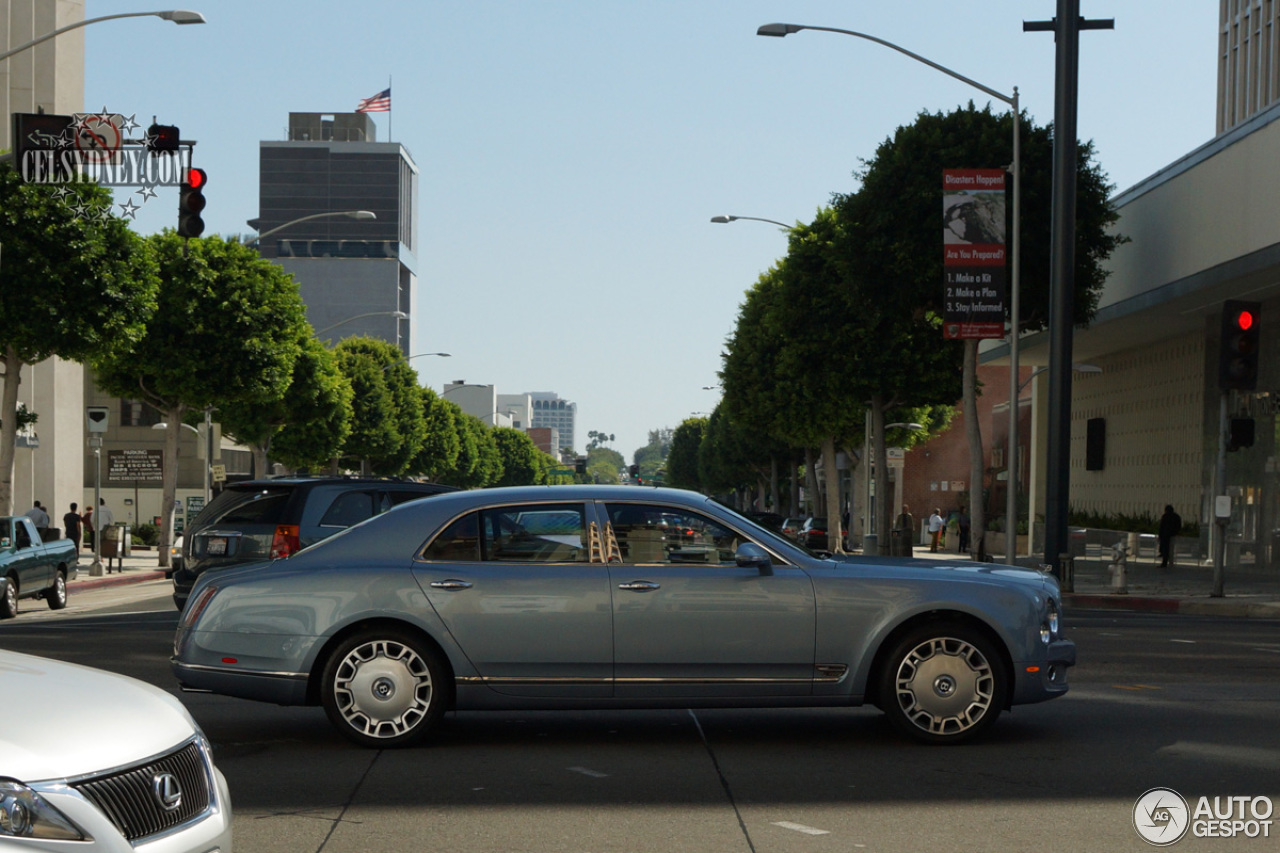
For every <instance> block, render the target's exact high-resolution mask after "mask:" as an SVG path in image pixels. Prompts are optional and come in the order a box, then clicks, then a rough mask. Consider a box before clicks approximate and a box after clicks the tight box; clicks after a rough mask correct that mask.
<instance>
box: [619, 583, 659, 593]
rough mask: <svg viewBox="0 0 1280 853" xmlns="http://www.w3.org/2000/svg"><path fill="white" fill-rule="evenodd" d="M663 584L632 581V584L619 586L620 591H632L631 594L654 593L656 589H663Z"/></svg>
mask: <svg viewBox="0 0 1280 853" xmlns="http://www.w3.org/2000/svg"><path fill="white" fill-rule="evenodd" d="M661 588H662V584H657V583H653V582H652V581H631V582H630V583H620V584H618V589H625V590H630V591H631V592H653V591H654V590H655V589H661Z"/></svg>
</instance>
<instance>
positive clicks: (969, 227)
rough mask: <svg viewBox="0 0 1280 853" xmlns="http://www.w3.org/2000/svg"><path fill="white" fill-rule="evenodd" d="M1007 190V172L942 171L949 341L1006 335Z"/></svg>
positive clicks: (945, 326) (945, 321) (945, 322)
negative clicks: (1005, 189) (1005, 188)
mask: <svg viewBox="0 0 1280 853" xmlns="http://www.w3.org/2000/svg"><path fill="white" fill-rule="evenodd" d="M1004 187H1005V172H1004V170H1003V169H944V170H943V172H942V251H943V261H942V263H943V271H944V272H943V274H944V276H945V282H946V291H945V299H944V300H943V315H942V320H943V326H942V329H943V337H945V338H948V339H953V340H954V339H979V338H1003V337H1004V336H1005V331H1004V301H1005V291H1006V287H1005V265H1006V264H1005V262H1006V253H1005V192H1004Z"/></svg>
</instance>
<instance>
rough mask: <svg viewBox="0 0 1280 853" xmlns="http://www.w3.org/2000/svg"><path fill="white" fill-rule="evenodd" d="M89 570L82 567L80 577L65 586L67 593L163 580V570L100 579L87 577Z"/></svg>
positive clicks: (105, 576)
mask: <svg viewBox="0 0 1280 853" xmlns="http://www.w3.org/2000/svg"><path fill="white" fill-rule="evenodd" d="M88 571H89V569H88V568H87V567H82V569H81V576H80V577H78V578H76V579H75V580H73V581H71V582H69V583H68V584H67V590H68V592H82V591H84V590H90V589H102V588H103V587H108V586H123V585H125V584H132V583H142V582H143V581H153V580H158V579H163V578H164V570H163V569H159V570H154V571H135V570H130V571H129V573H128V574H121V573H118V572H117V573H115V574H110V575H103V576H102V577H100V578H93V577H88V576H87V575H88Z"/></svg>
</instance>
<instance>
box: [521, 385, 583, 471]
mask: <svg viewBox="0 0 1280 853" xmlns="http://www.w3.org/2000/svg"><path fill="white" fill-rule="evenodd" d="M529 397H530V398H532V400H533V422H532V426H534V427H535V428H536V427H548V428H551V429H554V430H556V431H557V433H559V436H560V438H559V440H560V447H561V448H565V447H568V448H570V449H573V448H574V447H575V446H576V443H575V442H576V438H575V433H574V429H575V427H576V422H577V419H578V404H577V403H571V402H569V401H568V400H564V399H561V397H560V395H559V394H557V393H556V392H554V391H530V392H529ZM558 449H559V448H558ZM553 455H557V456H558V455H559V454H558V453H556V454H553Z"/></svg>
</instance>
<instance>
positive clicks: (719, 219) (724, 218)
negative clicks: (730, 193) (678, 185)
mask: <svg viewBox="0 0 1280 853" xmlns="http://www.w3.org/2000/svg"><path fill="white" fill-rule="evenodd" d="M739 219H750V220H751V221H752V222H768V223H769V224H770V225H780V226H782V227H783V228H785V229H787V230H788V231H790V230H791V229H792V228H795V226H794V225H788V224H787V223H785V222H779V221H778V220H776V219H762V218H761V217H759V216H713V217H711V221H712V222H715V223H719V224H723V223H725V222H737V221H738V220H739Z"/></svg>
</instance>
